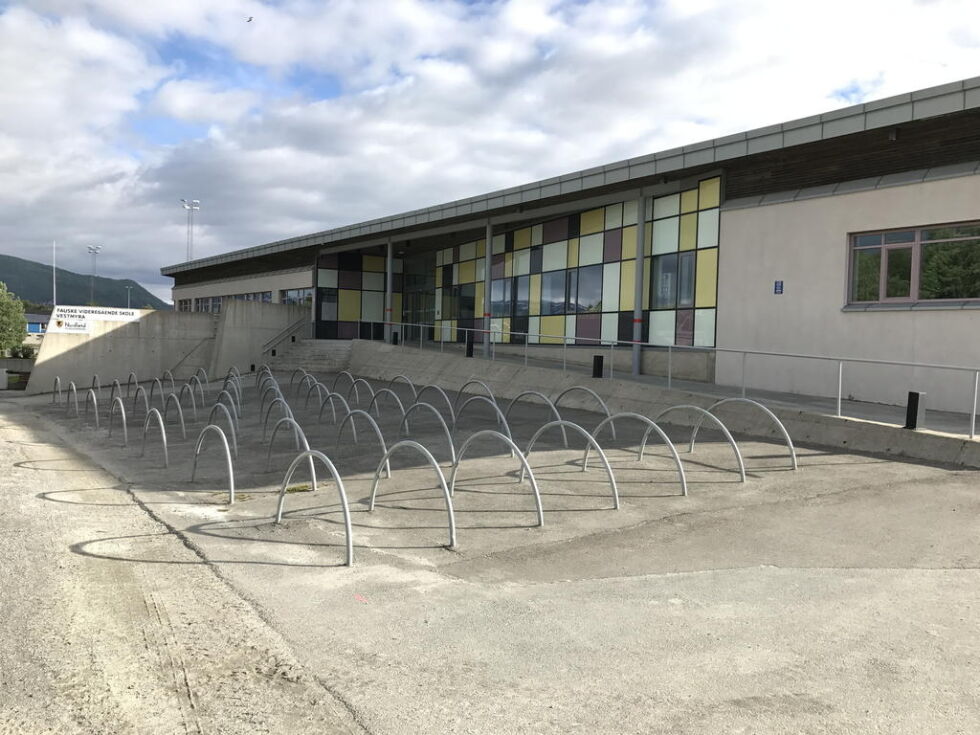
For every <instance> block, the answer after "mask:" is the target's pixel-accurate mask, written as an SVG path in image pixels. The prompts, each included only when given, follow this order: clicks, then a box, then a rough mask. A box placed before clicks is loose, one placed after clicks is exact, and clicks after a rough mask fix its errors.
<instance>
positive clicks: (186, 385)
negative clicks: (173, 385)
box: [177, 383, 197, 421]
mask: <svg viewBox="0 0 980 735" xmlns="http://www.w3.org/2000/svg"><path fill="white" fill-rule="evenodd" d="M184 391H187V395H189V396H190V397H191V411H192V415H193V416H194V420H195V421H197V401H196V400H195V399H194V388H193V387H192V386H191V384H190V383H184V384H183V385H182V386H180V391H179V392H178V393H177V401H178V402H179V401H180V400H181V399H183V397H184Z"/></svg>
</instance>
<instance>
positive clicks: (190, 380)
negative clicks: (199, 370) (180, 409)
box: [187, 373, 206, 408]
mask: <svg viewBox="0 0 980 735" xmlns="http://www.w3.org/2000/svg"><path fill="white" fill-rule="evenodd" d="M192 383H197V391H198V394H199V395H200V396H201V408H204V404H205V403H206V400H205V398H204V383H202V382H201V379H200V378H199V377H197V374H196V373H195V374H194V375H192V376H191V377H189V378H188V379H187V384H188V385H191V384H192ZM192 387H193V386H192Z"/></svg>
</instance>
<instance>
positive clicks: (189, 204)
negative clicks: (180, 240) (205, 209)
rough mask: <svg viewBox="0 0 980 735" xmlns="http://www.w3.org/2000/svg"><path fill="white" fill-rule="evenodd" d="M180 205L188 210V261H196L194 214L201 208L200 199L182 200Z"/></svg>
mask: <svg viewBox="0 0 980 735" xmlns="http://www.w3.org/2000/svg"><path fill="white" fill-rule="evenodd" d="M180 203H181V204H182V205H184V209H186V210H187V259H188V260H193V259H194V212H195V210H199V209H200V208H201V201H200V200H199V199H181V200H180Z"/></svg>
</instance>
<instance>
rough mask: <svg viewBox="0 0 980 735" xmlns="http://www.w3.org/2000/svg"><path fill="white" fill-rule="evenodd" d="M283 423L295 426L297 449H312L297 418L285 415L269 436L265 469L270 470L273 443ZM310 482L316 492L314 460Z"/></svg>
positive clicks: (294, 434) (294, 433)
mask: <svg viewBox="0 0 980 735" xmlns="http://www.w3.org/2000/svg"><path fill="white" fill-rule="evenodd" d="M283 424H288V425H289V426H292V427H293V441H294V442H295V443H296V450H297V451H299V450H300V449H302V450H303V451H304V452H308V451H310V443H309V442H308V441H307V440H306V434H304V433H303V428H302V427H301V426H300V425H299V424H298V423H296V420H295V419H291V418H289V417H288V416H284V417H283V418H281V419H279V420H278V421H277V422H276V425H275V426H274V427H273V428H272V436H271V437H270V438H269V449H268V451H267V452H266V455H265V471H266V472H268V471H269V465H270V464H272V444H273V442H275V440H276V434H277V433H279V427H280V426H282V425H283ZM310 482H311V483H312V485H313V490H314V492H315V491H316V468H315V467H314V465H313V460H312V459H311V460H310Z"/></svg>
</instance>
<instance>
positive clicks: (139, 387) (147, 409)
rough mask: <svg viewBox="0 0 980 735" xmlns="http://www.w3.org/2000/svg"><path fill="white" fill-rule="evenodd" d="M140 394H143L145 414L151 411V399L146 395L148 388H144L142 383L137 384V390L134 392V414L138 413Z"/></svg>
mask: <svg viewBox="0 0 980 735" xmlns="http://www.w3.org/2000/svg"><path fill="white" fill-rule="evenodd" d="M140 396H143V414H144V415H146V414H149V413H150V401H149V400H148V399H147V397H146V388H144V387H143V386H142V385H137V386H136V392H135V393H133V409H132V410H133V416H135V415H136V399H137V398H139V397H140Z"/></svg>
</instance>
